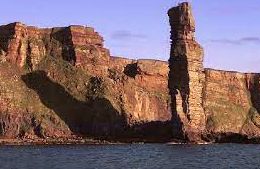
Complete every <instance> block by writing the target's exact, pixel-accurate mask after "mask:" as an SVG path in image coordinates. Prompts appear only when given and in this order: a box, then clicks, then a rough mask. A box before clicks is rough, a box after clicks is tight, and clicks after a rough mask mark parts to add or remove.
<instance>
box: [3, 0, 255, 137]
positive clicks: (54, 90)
mask: <svg viewBox="0 0 260 169" xmlns="http://www.w3.org/2000/svg"><path fill="white" fill-rule="evenodd" d="M168 14H169V17H170V24H171V40H172V44H171V56H170V59H169V64H168V63H167V62H163V61H157V60H131V59H125V58H120V57H113V56H110V53H109V50H108V49H106V48H105V47H104V45H103V38H102V37H101V36H100V35H99V34H98V33H97V32H95V30H94V29H93V28H90V27H84V26H69V27H61V28H47V29H42V28H36V27H31V26H26V25H24V24H21V23H13V24H9V25H4V26H0V137H1V138H12V139H13V138H31V139H36V138H44V139H45V138H54V139H56V138H71V137H78V136H83V137H91V138H102V139H112V140H120V141H156V142H165V141H170V140H172V139H181V140H185V141H190V142H200V141H201V140H203V139H204V140H206V141H225V139H226V138H228V139H233V140H231V141H237V140H240V141H241V137H242V138H243V139H250V138H259V137H260V115H259V112H260V83H259V82H260V74H243V73H236V72H226V71H218V70H211V69H204V68H203V64H202V63H203V49H202V47H201V46H200V45H199V44H198V43H197V42H196V41H195V36H194V32H195V23H194V18H193V16H192V13H191V7H190V5H189V4H188V3H182V4H180V5H179V6H178V7H174V8H172V9H170V10H169V13H168ZM226 141H230V140H226ZM242 141H243V140H242Z"/></svg>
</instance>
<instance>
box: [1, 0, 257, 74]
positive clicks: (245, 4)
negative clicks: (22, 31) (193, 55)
mask: <svg viewBox="0 0 260 169" xmlns="http://www.w3.org/2000/svg"><path fill="white" fill-rule="evenodd" d="M190 1H191V0H190ZM177 2H178V1H177V0H38V1H37V0H1V5H0V24H7V23H10V22H14V21H21V22H23V23H25V24H28V25H36V26H40V27H52V26H67V25H71V24H81V25H88V26H92V27H94V28H95V29H96V31H98V32H100V33H101V35H102V36H104V38H105V46H106V47H107V48H109V49H110V51H111V54H112V55H114V56H123V57H128V58H135V59H138V58H152V59H160V60H168V58H169V51H170V49H169V46H170V44H169V36H170V33H169V31H170V27H169V24H168V16H167V10H168V9H169V8H170V7H172V6H175V5H176V4H177ZM192 4H193V12H194V15H195V19H196V25H197V27H196V28H197V31H196V36H197V39H198V41H199V43H201V44H202V46H203V47H204V49H205V67H211V68H216V69H226V70H238V71H251V72H260V20H259V18H260V0H194V1H192Z"/></svg>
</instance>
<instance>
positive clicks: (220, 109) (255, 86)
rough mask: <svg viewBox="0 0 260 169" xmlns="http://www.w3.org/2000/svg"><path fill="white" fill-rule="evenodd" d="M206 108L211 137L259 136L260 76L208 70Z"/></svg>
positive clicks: (205, 91)
mask: <svg viewBox="0 0 260 169" xmlns="http://www.w3.org/2000/svg"><path fill="white" fill-rule="evenodd" d="M205 74H206V81H205V88H204V106H205V112H206V114H207V128H208V130H209V131H210V132H212V133H239V134H242V135H248V136H249V137H255V136H259V135H260V128H259V127H260V126H259V122H260V115H259V87H260V85H259V80H260V79H259V74H243V73H237V72H225V71H217V70H211V69H206V70H205Z"/></svg>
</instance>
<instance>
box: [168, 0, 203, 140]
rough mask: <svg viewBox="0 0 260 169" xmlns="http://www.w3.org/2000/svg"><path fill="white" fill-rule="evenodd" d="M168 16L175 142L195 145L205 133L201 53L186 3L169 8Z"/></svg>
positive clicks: (189, 7) (170, 82)
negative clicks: (181, 140)
mask: <svg viewBox="0 0 260 169" xmlns="http://www.w3.org/2000/svg"><path fill="white" fill-rule="evenodd" d="M168 15H169V17H170V26H171V40H172V42H171V53H170V59H169V68H170V72H169V89H170V95H171V99H172V115H173V116H172V120H173V124H174V134H175V136H176V137H177V138H180V139H187V140H188V141H191V142H198V141H200V140H201V136H202V135H201V134H203V132H204V130H205V114H204V109H203V100H202V90H203V83H204V73H203V49H202V47H201V46H200V45H199V44H198V43H197V42H196V41H195V36H194V32H195V21H194V18H193V16H192V11H191V5H190V4H189V3H187V2H184V3H181V4H179V6H177V7H173V8H171V9H170V10H169V12H168Z"/></svg>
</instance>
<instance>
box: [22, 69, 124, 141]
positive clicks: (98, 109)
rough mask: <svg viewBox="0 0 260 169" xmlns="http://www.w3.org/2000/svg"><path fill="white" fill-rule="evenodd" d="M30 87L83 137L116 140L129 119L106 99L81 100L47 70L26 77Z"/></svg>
mask: <svg viewBox="0 0 260 169" xmlns="http://www.w3.org/2000/svg"><path fill="white" fill-rule="evenodd" d="M22 80H23V81H24V82H25V83H26V85H27V87H29V88H30V89H33V90H34V91H36V92H37V94H38V95H39V97H40V100H41V102H42V103H43V104H44V105H45V106H46V107H48V108H49V109H52V110H53V111H54V112H55V113H56V114H57V115H58V116H59V117H60V118H61V119H62V120H63V121H64V122H65V123H66V124H67V125H68V126H69V128H70V130H71V131H72V132H73V133H75V134H78V135H82V136H96V137H102V138H106V137H116V136H117V135H118V134H120V133H122V132H124V130H125V128H126V124H127V123H126V118H125V117H124V116H123V115H120V114H119V112H118V111H117V110H116V109H115V108H114V107H113V105H112V104H111V103H110V101H109V100H107V99H106V98H99V97H93V98H87V99H86V100H87V101H86V102H85V101H79V100H77V99H76V98H74V97H73V96H72V95H70V94H69V93H68V92H67V91H66V90H65V88H64V87H63V86H61V85H60V84H58V83H56V82H54V81H52V80H51V79H50V78H49V77H48V76H47V74H46V72H44V71H35V72H32V73H28V74H26V75H23V76H22Z"/></svg>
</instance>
